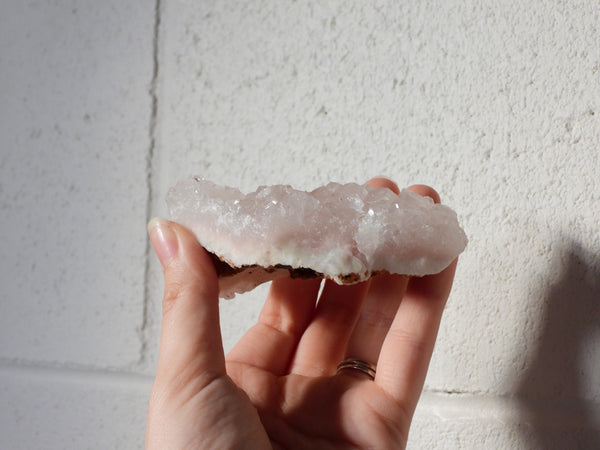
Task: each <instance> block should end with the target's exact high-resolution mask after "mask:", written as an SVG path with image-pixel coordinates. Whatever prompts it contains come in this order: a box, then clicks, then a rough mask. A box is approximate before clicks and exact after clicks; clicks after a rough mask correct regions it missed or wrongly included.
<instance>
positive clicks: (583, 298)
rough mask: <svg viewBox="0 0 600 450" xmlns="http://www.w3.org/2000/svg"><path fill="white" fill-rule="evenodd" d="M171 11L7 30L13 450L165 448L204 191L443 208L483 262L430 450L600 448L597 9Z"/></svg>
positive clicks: (72, 7)
mask: <svg viewBox="0 0 600 450" xmlns="http://www.w3.org/2000/svg"><path fill="white" fill-rule="evenodd" d="M157 2H158V3H157ZM157 2H155V1H142V0H135V1H128V2H121V1H116V0H108V1H102V2H97V1H91V0H89V1H83V0H82V1H75V0H72V1H64V2H55V1H50V0H46V1H43V0H39V1H31V2H23V1H21V0H5V1H4V2H3V3H2V6H0V102H1V106H0V238H1V240H0V242H1V244H0V301H1V313H0V448H11V449H18V448H136V447H141V446H142V441H143V431H144V422H145V408H146V397H147V393H148V389H149V386H150V383H151V380H152V373H153V370H154V366H155V363H156V355H157V342H158V341H157V339H158V330H159V326H160V323H159V304H160V295H161V290H162V285H161V283H162V281H161V278H160V271H159V268H158V265H157V263H156V261H155V259H154V256H153V255H152V254H151V253H149V250H148V244H147V240H146V235H145V224H146V221H147V219H148V218H149V217H151V216H154V215H157V214H161V215H164V214H165V207H164V201H163V199H164V195H165V193H166V190H167V189H168V187H169V186H170V185H172V184H173V183H174V182H175V181H177V180H178V179H179V178H183V177H185V176H188V175H191V174H200V175H203V176H206V177H208V178H211V179H213V180H215V181H220V182H223V183H227V184H230V185H233V186H237V187H239V188H242V189H243V190H250V189H254V188H255V187H256V186H257V185H259V184H273V183H290V184H292V185H294V186H295V187H298V188H314V187H316V186H318V185H320V184H322V183H325V182H327V181H329V180H335V181H359V182H360V181H365V180H366V179H368V178H370V177H372V176H375V175H381V174H384V175H387V176H389V177H392V178H394V179H395V180H396V181H397V182H398V183H399V184H400V185H401V186H403V185H408V184H413V183H426V184H430V185H432V186H434V187H435V188H436V189H437V190H438V191H439V192H440V193H441V195H442V199H443V201H444V202H445V203H447V204H449V205H451V206H452V207H453V208H454V209H456V210H457V212H458V213H459V217H460V220H461V222H462V223H463V225H464V227H465V229H466V231H467V233H468V235H469V238H470V244H469V247H468V249H467V251H466V252H465V253H464V255H463V256H462V258H461V261H460V264H459V270H458V273H457V279H456V284H455V289H454V291H453V293H452V296H451V298H450V301H449V304H448V307H447V311H446V314H445V318H444V322H443V324H442V329H441V332H440V337H439V341H438V346H437V348H436V352H435V355H434V360H433V362H432V366H431V370H430V374H429V377H428V379H427V384H426V392H425V393H424V395H423V397H422V401H421V403H420V405H419V407H418V409H417V413H416V417H415V422H414V427H413V429H412V434H411V439H410V443H409V446H410V448H415V449H416V448H440V449H442V448H444V449H446V448H457V449H463V448H467V449H470V448H593V447H598V446H600V383H599V382H598V380H600V227H599V226H598V223H599V221H600V151H599V150H600V149H599V147H600V146H599V143H600V41H599V39H598V36H599V35H600V33H599V32H600V30H599V29H598V28H599V25H600V8H598V5H597V3H596V2H594V1H583V0H582V1H576V0H569V1H562V2H561V1H555V2H549V1H543V0H532V1H516V2H515V1H508V0H507V1H502V0H496V1H489V2H479V1H478V2H475V1H473V2H463V1H457V0H451V1H442V0H438V1H433V0H407V1H402V2H395V1H392V0H386V1H380V2H364V1H359V0H353V1H349V0H346V1H304V0H297V1H285V2H283V1H259V0H247V1H221V2H208V1H204V2H200V1H198V2H194V1H189V0H187V1H186V0H180V1H170V0H157ZM373 3H376V5H372V4H373ZM157 6H158V7H157ZM264 292H265V289H264V288H260V289H258V290H257V291H255V292H253V293H251V294H248V295H245V296H241V297H238V298H237V299H236V300H234V301H232V302H228V303H224V304H223V328H224V335H225V341H226V346H227V347H230V346H231V345H232V343H233V342H235V340H236V339H237V338H238V337H239V336H240V334H241V333H242V332H243V330H244V329H245V328H246V327H248V326H249V325H250V324H251V323H252V321H253V320H254V319H255V317H256V314H257V312H258V310H259V308H260V304H261V301H262V298H261V295H264Z"/></svg>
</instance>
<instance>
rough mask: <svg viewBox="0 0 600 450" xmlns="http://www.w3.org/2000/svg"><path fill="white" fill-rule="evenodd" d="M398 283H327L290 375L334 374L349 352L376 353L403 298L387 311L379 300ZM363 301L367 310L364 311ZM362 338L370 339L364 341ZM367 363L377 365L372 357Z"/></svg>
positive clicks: (376, 182)
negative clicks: (343, 284) (372, 362)
mask: <svg viewBox="0 0 600 450" xmlns="http://www.w3.org/2000/svg"><path fill="white" fill-rule="evenodd" d="M368 184H370V185H371V186H373V187H374V188H387V189H391V190H392V191H393V192H395V193H398V192H399V191H398V186H396V184H395V183H394V182H393V181H391V180H389V179H387V178H374V179H372V180H370V181H369V182H368ZM372 283H375V285H373V284H372ZM398 283H400V285H402V284H403V283H405V280H403V279H402V277H386V278H383V279H381V280H377V279H374V280H372V281H371V280H369V281H368V282H363V283H359V284H356V285H353V286H339V285H336V284H335V283H333V282H327V283H326V284H325V288H324V289H323V293H322V295H321V298H320V299H319V304H318V306H317V310H316V313H315V317H314V320H313V322H312V323H311V324H310V326H309V327H308V329H307V330H306V333H305V335H304V336H303V337H302V340H301V341H300V343H299V346H298V350H297V352H296V355H295V358H294V362H293V364H292V367H291V371H292V372H293V373H298V374H302V375H307V376H320V375H328V374H332V373H335V370H336V368H337V364H338V363H339V362H340V361H341V360H342V359H344V358H345V357H346V356H347V355H349V353H348V352H349V351H350V352H356V354H351V355H350V356H352V357H358V358H362V355H363V354H368V355H371V354H372V353H373V351H374V348H375V350H376V351H377V353H378V350H379V347H380V346H381V342H383V337H384V336H385V332H386V331H387V328H388V327H389V324H390V323H391V318H392V317H393V316H394V313H395V311H396V309H397V306H398V302H399V300H400V298H402V297H401V294H400V296H393V297H392V298H391V299H390V301H388V302H387V303H388V306H387V310H386V308H385V307H382V303H385V300H387V296H385V297H386V299H382V298H381V297H382V294H383V292H385V291H386V289H392V290H393V291H394V292H396V289H397V288H398V286H395V285H396V284H398ZM399 288H400V289H401V290H402V288H401V287H399ZM365 300H367V303H368V306H367V307H366V309H364V310H363V305H364V303H365ZM384 310H385V311H384ZM361 311H363V312H362V315H361ZM356 327H358V330H357V329H356ZM355 330H357V331H355ZM377 334H378V335H377ZM365 336H368V338H369V339H368V340H364V337H365ZM373 343H374V344H373ZM375 358H376V355H375ZM366 360H367V361H376V359H375V360H373V359H372V357H371V358H369V359H366Z"/></svg>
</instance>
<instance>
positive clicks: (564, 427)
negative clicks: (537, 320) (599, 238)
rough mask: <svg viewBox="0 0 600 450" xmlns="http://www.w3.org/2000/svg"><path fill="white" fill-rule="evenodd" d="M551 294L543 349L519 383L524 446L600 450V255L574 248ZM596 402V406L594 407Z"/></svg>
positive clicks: (568, 248) (563, 255)
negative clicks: (528, 443) (525, 444)
mask: <svg viewBox="0 0 600 450" xmlns="http://www.w3.org/2000/svg"><path fill="white" fill-rule="evenodd" d="M559 253H560V268H559V271H560V273H559V274H558V276H557V277H556V278H554V280H555V281H554V282H553V283H552V284H551V285H550V286H548V287H547V289H546V291H545V298H544V300H545V302H544V304H545V308H546V309H545V311H543V313H544V317H543V319H542V322H541V330H540V331H541V332H540V334H539V338H538V341H537V348H535V349H534V350H533V352H532V353H530V354H531V355H532V357H531V359H530V361H529V362H528V363H527V366H526V368H525V370H524V372H523V373H522V375H521V377H520V379H519V380H518V381H517V385H516V388H515V391H516V394H517V395H518V398H519V401H520V403H521V415H522V417H521V420H520V423H522V424H524V426H523V428H522V430H521V431H522V433H523V440H524V441H525V442H530V443H531V444H532V447H533V448H540V449H562V448H565V449H567V448H568V449H576V448H581V449H598V448H600V405H599V404H598V403H597V402H598V399H600V254H593V253H591V252H589V251H586V250H585V249H583V248H582V247H581V246H579V245H578V244H577V243H575V242H568V243H567V244H566V245H565V246H563V247H562V251H561V252H559ZM594 400H595V401H596V402H594Z"/></svg>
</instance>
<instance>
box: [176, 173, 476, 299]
mask: <svg viewBox="0 0 600 450" xmlns="http://www.w3.org/2000/svg"><path fill="white" fill-rule="evenodd" d="M167 205H168V207H169V213H170V215H171V219H172V220H173V221H175V222H178V223H180V224H182V225H184V226H186V227H187V228H189V229H190V230H191V231H192V232H193V233H194V234H195V235H196V237H197V238H198V240H199V242H200V243H201V244H202V245H203V246H204V247H205V248H206V250H208V251H209V252H210V253H211V254H213V255H214V256H215V258H214V259H215V262H216V263H217V264H216V267H217V271H218V273H219V276H220V280H219V282H220V295H221V297H225V298H231V297H233V296H234V295H235V293H241V292H245V291H248V290H251V289H253V288H254V287H255V286H257V285H258V284H260V283H263V282H265V281H269V280H272V279H275V278H278V277H280V276H288V275H292V276H321V277H325V278H329V279H332V280H334V281H335V282H337V283H339V284H350V283H354V282H358V281H363V280H366V279H368V278H369V277H370V276H372V275H374V274H377V273H380V272H389V273H399V274H405V275H415V276H423V275H427V274H433V273H438V272H440V271H442V270H443V269H444V268H446V267H447V266H448V265H449V264H450V263H451V262H452V260H454V258H456V257H457V256H458V255H459V254H460V253H461V252H462V251H463V250H464V249H465V247H466V245H467V237H466V236H465V233H464V232H463V230H462V229H461V228H460V226H459V224H458V221H457V217H456V213H455V212H454V211H453V210H452V209H450V208H448V207H447V206H444V205H440V204H435V203H434V202H433V201H432V200H431V199H430V198H428V197H421V196H420V195H418V194H415V193H414V192H412V191H410V190H408V189H405V190H403V191H401V192H400V194H399V195H396V194H395V193H393V192H392V191H391V190H389V189H374V188H372V187H371V186H369V185H359V184H354V183H350V184H338V183H329V184H327V185H326V186H323V187H320V188H317V189H315V190H314V191H312V192H304V191H299V190H296V189H293V188H292V187H291V186H286V185H276V186H261V187H259V188H258V189H257V190H256V191H255V192H252V193H250V194H247V195H245V194H243V193H242V192H241V191H239V190H238V189H235V188H231V187H226V186H220V185H217V184H215V183H212V182H210V181H208V180H204V179H202V178H199V177H194V178H191V179H187V180H183V181H180V182H179V183H178V184H177V185H175V186H174V187H173V188H171V189H170V190H169V193H168V195H167ZM219 261H220V262H221V263H219ZM223 262H224V263H226V264H227V265H225V264H223ZM228 266H229V267H228Z"/></svg>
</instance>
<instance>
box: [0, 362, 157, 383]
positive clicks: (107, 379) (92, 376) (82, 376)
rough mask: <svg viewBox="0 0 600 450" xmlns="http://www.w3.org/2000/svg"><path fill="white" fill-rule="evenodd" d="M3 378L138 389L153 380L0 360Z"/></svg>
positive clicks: (139, 375)
mask: <svg viewBox="0 0 600 450" xmlns="http://www.w3.org/2000/svg"><path fill="white" fill-rule="evenodd" d="M3 376H6V377H10V378H16V379H18V380H23V379H24V378H27V379H40V380H41V381H42V382H46V381H48V380H53V381H58V382H69V383H81V384H90V383H95V384H115V385H127V386H135V385H138V386H140V387H144V386H145V387H148V386H149V385H151V384H152V381H153V379H154V378H153V377H152V376H150V375H145V374H142V373H135V372H127V371H122V370H117V369H115V370H111V369H108V368H101V367H85V366H76V365H62V364H61V365H54V364H44V363H39V362H26V361H12V360H5V359H0V377H3Z"/></svg>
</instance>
